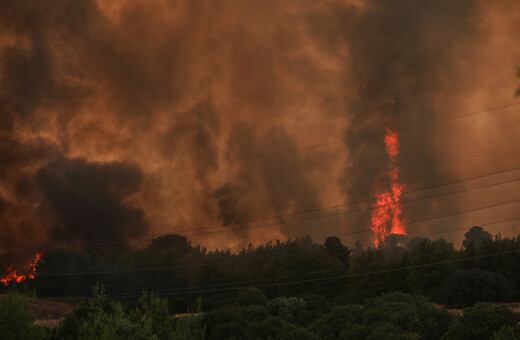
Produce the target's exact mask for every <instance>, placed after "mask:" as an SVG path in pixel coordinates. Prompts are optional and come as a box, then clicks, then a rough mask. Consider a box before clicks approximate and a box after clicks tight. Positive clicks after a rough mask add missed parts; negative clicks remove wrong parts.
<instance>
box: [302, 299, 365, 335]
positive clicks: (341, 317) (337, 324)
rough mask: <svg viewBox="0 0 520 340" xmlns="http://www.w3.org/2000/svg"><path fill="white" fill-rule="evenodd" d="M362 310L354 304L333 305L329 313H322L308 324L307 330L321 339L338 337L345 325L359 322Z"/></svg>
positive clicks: (349, 325) (348, 325)
mask: <svg viewBox="0 0 520 340" xmlns="http://www.w3.org/2000/svg"><path fill="white" fill-rule="evenodd" d="M362 313H363V310H362V309H361V308H360V307H358V306H354V305H350V306H341V307H335V308H334V309H333V310H332V312H331V313H329V314H327V315H324V316H323V317H321V318H320V319H319V320H317V321H316V322H314V323H313V324H311V325H310V326H309V331H311V332H313V333H315V334H317V335H319V336H320V337H321V338H322V339H325V340H327V339H330V340H335V339H338V338H339V336H340V334H341V332H342V330H343V329H344V328H345V327H351V326H353V325H355V324H358V323H361V315H362Z"/></svg>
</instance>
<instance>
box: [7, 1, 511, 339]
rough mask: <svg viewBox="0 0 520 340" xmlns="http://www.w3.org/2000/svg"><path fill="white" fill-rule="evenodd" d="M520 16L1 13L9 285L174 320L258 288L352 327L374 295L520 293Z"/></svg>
mask: <svg viewBox="0 0 520 340" xmlns="http://www.w3.org/2000/svg"><path fill="white" fill-rule="evenodd" d="M518 13H520V2H519V1H517V0H497V1H492V2H490V1H485V0H458V1H450V0H436V1H414V0H403V1H385V0H366V1H359V0H324V1H315V2H302V1H292V0H287V1H258V0H240V1H238V0H237V1H228V0H222V1H216V0H215V1H212V0H209V1H208V0H164V1H144V0H118V1H103V0H75V1H65V0H48V1H36V0H18V1H0V290H1V291H2V292H8V291H9V292H13V290H12V289H27V291H32V290H34V291H35V292H36V294H37V296H38V297H42V298H55V299H64V300H65V299H76V300H77V299H82V298H84V297H89V296H90V295H91V290H92V287H95V290H96V294H95V295H96V297H95V299H97V298H99V299H101V297H100V296H101V295H103V294H101V293H100V292H101V291H102V290H104V291H105V293H104V294H106V296H103V299H105V298H107V299H112V300H121V301H124V302H125V303H128V305H125V306H127V307H128V306H135V304H139V303H142V301H143V300H140V302H136V301H137V299H139V296H141V295H142V292H143V290H144V291H153V292H155V293H156V294H157V296H160V297H163V298H164V299H166V300H167V301H168V303H169V305H170V307H169V308H170V309H169V310H168V309H167V308H166V307H164V306H165V305H162V303H163V302H160V301H159V302H157V301H156V300H153V299H152V300H153V301H156V302H157V305H160V306H163V307H164V308H163V309H164V310H167V312H168V313H170V314H167V315H168V318H171V313H173V312H186V310H187V309H188V310H189V311H191V312H193V311H195V310H197V311H198V310H199V309H201V310H203V311H211V310H214V309H218V308H220V307H222V306H232V307H233V306H235V307H236V303H237V300H236V299H238V298H237V296H239V295H240V294H245V296H249V295H248V294H249V293H251V291H252V292H253V293H251V294H252V295H254V296H256V297H258V296H260V298H259V300H258V301H260V302H261V304H267V302H266V301H267V300H268V299H269V300H272V301H278V302H280V301H282V300H283V299H286V300H283V301H285V302H284V303H286V304H285V305H284V306H285V307H283V308H282V307H280V308H279V306H278V305H276V306H278V307H273V308H274V309H275V310H276V313H279V314H280V313H282V312H280V311H282V310H285V311H287V310H291V308H293V307H294V306H300V307H301V306H303V305H305V304H306V303H308V304H309V306H310V305H312V303H313V302H309V301H314V302H316V301H318V300H320V299H321V300H320V301H322V302H323V301H326V302H327V303H334V304H336V305H337V306H340V307H345V306H346V305H348V306H349V307H345V308H347V309H348V308H350V309H349V312H346V311H345V310H343V312H344V313H343V312H341V313H343V314H342V315H343V316H344V315H347V314H348V315H354V314H355V315H357V316H356V317H355V318H357V319H356V320H358V321H359V320H361V319H363V320H364V317H361V316H360V315H359V314H356V313H359V308H358V307H359V306H361V305H362V306H363V310H364V311H367V313H372V312H375V311H376V310H377V308H373V305H372V307H370V306H371V305H370V304H371V303H372V302H370V301H376V300H371V299H383V300H384V299H388V301H390V300H392V299H394V300H395V301H393V300H392V301H393V302H396V303H397V302H399V301H401V302H403V301H408V302H407V303H410V304H414V303H415V305H421V306H423V305H427V306H429V307H425V308H430V307H432V306H431V305H430V304H429V302H427V300H426V299H423V298H422V297H417V296H415V297H411V296H412V295H407V294H420V295H424V296H426V297H428V298H429V299H430V300H431V301H434V302H437V303H440V304H445V305H449V306H453V307H462V306H471V305H473V304H474V303H476V302H479V301H492V302H505V301H520V276H519V274H518V273H520V238H519V237H518V236H517V235H518V233H519V229H518V226H519V219H520V216H519V215H518V211H519V209H520V197H519V193H520V190H519V189H520V179H518V175H519V173H520V168H519V166H520V165H519V164H518V159H519V157H518V145H520V134H518V131H519V130H520V117H519V116H518V113H519V112H520V111H519V110H520V103H519V102H518V95H519V93H518V91H517V88H518V82H519V79H518V75H517V74H515V66H516V65H517V64H518V63H520V44H518V39H519V37H520V24H519V22H520V21H519V20H518ZM516 72H518V71H516ZM515 91H517V93H516V94H515ZM472 226H473V227H472ZM101 287H103V288H101ZM244 291H245V293H244ZM397 291H400V292H402V293H392V294H397V295H384V294H385V293H391V292H397ZM239 292H241V293H239ZM98 293H99V294H98ZM255 294H256V295H255ZM312 294H314V295H313V296H314V300H312V299H313V298H309V299H308V301H307V300H305V303H303V302H302V301H303V300H302V299H304V298H303V297H309V296H311V295H312ZM399 294H401V295H399ZM240 296H242V295H240ZM316 296H319V297H317V298H316ZM385 296H386V297H385ZM147 298H148V297H146V295H145V297H144V298H143V299H144V300H146V299H147ZM95 299H94V300H91V301H90V302H88V303H86V304H83V305H81V306H82V307H80V309H79V312H78V313H83V312H85V309H81V308H90V307H92V306H93V305H95V304H96V303H97V302H99V301H100V300H99V299H98V300H95ZM277 299H282V300H277ZM289 299H292V300H289ZM417 299H418V300H417ZM246 300H247V299H246ZM300 300H302V301H300ZM397 300H399V301H397ZM419 300H420V301H419ZM1 301H2V300H0V302H1ZM92 301H94V302H92ZM96 301H97V302H96ZM103 301H104V302H103V303H105V306H112V307H113V310H114V311H116V312H117V311H119V312H121V313H123V312H122V311H123V307H121V305H118V303H114V304H113V305H112V304H110V303H109V302H106V300H103ZM146 301H148V300H146ZM161 301H162V300H161ZM258 301H257V302H258ZM272 301H271V302H272ZM287 301H292V302H290V303H289V302H287ZM377 301H379V302H381V301H380V300H377ZM385 301H386V300H385ZM388 301H386V302H388ZM410 301H415V302H413V303H412V302H410ZM417 301H419V302H417ZM278 302H276V303H278ZM300 302H301V303H300ZM416 302H417V303H416ZM323 303H324V304H326V303H325V302H323ZM403 303H404V302H403ZM145 304H146V303H145ZM291 304H292V305H291ZM0 305H1V304H0ZM253 305H254V306H257V305H255V304H253ZM289 305H290V306H292V307H290V308H289V307H288V306H289ZM316 305H317V304H315V305H314V307H316ZM86 306H90V307H86ZM118 306H119V307H118ZM262 306H263V305H262ZM112 307H110V308H112ZM141 307H142V306H141ZM245 307H247V308H249V307H251V306H250V305H246V306H245ZM257 307H258V306H257ZM257 307H253V308H250V309H251V310H253V312H254V311H255V310H256V311H257V312H259V313H260V314H261V313H264V314H265V313H266V310H264V309H262V308H264V307H260V308H257ZM314 307H312V308H314ZM125 308H126V307H125ZM128 308H130V307H128ZM143 308H144V307H143ZM161 308H162V307H161ZM247 308H246V309H247ZM255 308H256V309H255ZM265 308H266V309H267V310H268V309H269V308H268V307H265ZM284 308H285V309H284ZM294 308H296V307H294ZM294 308H293V309H294ZM298 308H299V307H298ZM309 308H311V307H309ZM320 308H321V307H320ZM356 308H357V309H356ZM371 308H372V309H371ZM389 308H390V307H389ZM392 308H394V307H392ZM432 308H433V307H432ZM478 308H480V307H478ZM486 308H487V307H486ZM497 308H498V307H497ZM145 309H146V308H145ZM329 309H330V308H329ZM124 310H125V313H126V311H128V310H129V309H124ZM244 310H245V309H244ZM434 310H435V311H437V312H438V310H437V309H434ZM82 311H83V312H82ZM329 311H330V310H329ZM329 311H328V312H329ZM352 311H354V312H352ZM428 311H429V312H432V313H434V314H435V313H437V312H433V311H432V310H431V309H428ZM307 312H311V311H309V310H307ZM328 312H327V313H328ZM351 312H352V313H354V314H352V313H351ZM429 312H428V313H429ZM139 313H140V312H139ZM139 313H138V312H135V314H133V315H134V316H135V315H139V317H136V318H135V320H134V321H136V320H137V321H136V323H139V322H148V319H147V318H145V317H141V314H139ZM229 313H232V312H229ZM229 313H228V314H229ZM233 313H234V312H233ZM244 313H245V312H244ZM273 313H274V312H273ZM338 313H340V312H338ZM363 313H364V312H363ZM428 313H426V314H428ZM7 314H8V315H9V314H10V313H7ZM85 314H89V313H87V312H85ZM91 314H92V313H91ZM116 314H117V313H116ZM130 314H132V313H130ZM145 314H146V313H145ZM253 314H254V313H253ZM264 314H262V315H263V316H262V318H264V317H267V316H266V315H267V314H265V315H264ZM311 314H312V313H308V314H305V313H304V314H301V315H303V316H301V318H302V319H298V320H299V321H295V320H296V319H295V318H296V316H295V315H296V314H294V315H292V314H291V315H292V316H291V315H290V316H288V317H287V318H286V319H283V317H282V316H280V315H281V314H280V315H278V316H277V317H279V320H275V321H273V320H271V321H272V322H274V323H278V324H283V325H285V326H287V325H288V324H290V323H291V322H293V323H294V322H299V323H300V326H302V325H305V324H306V323H309V324H311V321H312V322H318V320H321V319H319V317H318V316H317V314H312V315H311ZM387 314H388V315H390V314H391V313H390V312H389V313H387ZM118 315H119V316H121V315H122V314H118ZM428 315H429V314H428ZM435 315H437V314H435ZM443 315H444V316H446V315H447V314H443ZM515 315H516V314H515ZM228 316H229V315H228ZM437 316H438V315H437ZM444 316H442V317H441V316H439V319H438V320H441V319H442V320H444V319H443V317H444ZM305 317H307V318H308V319H305ZM320 317H321V316H320ZM447 318H448V319H449V320H452V318H451V317H447ZM515 318H517V316H514V318H513V319H514V320H516V319H515ZM120 319H121V320H122V319H123V318H122V317H121V318H120ZM267 319H269V318H267ZM267 319H266V320H267ZM282 319H283V322H282V321H280V320H282ZM410 319H411V318H410ZM513 319H511V320H513ZM118 320H119V319H118ZM168 320H170V319H168ZM233 320H234V319H233ZM240 320H241V321H240V322H241V325H244V324H246V321H244V320H243V319H240ZM262 320H263V319H262ZM446 320H447V319H446ZM457 320H459V319H457ZM460 320H461V319H460ZM519 320H520V319H519ZM228 321H229V320H228ZM271 321H269V322H271ZM358 321H356V322H358ZM232 322H235V325H234V326H233V327H231V326H230V328H233V329H239V328H240V327H239V326H237V325H236V323H240V322H238V321H236V320H234V321H232ZM259 322H260V321H259ZM262 322H263V321H262ZM359 322H361V321H359ZM359 322H358V324H359ZM450 322H451V321H450ZM515 322H516V321H515ZM7 323H8V322H4V324H7ZM72 323H74V322H72ZM181 323H182V322H180V323H179V322H177V323H176V324H181ZM323 323H324V324H328V321H327V322H325V321H324V322H323ZM208 324H210V323H208ZM418 324H419V322H418ZM420 324H421V325H422V324H427V322H424V323H423V322H422V321H421V322H420ZM513 324H514V323H513ZM64 325H65V326H63V327H67V325H68V323H67V322H65V323H64ZM78 325H79V323H78V324H76V326H78ZM385 325H386V324H385ZM385 325H383V326H384V327H387V326H388V325H386V326H385ZM446 325H447V323H446ZM446 325H445V326H446ZM0 326H2V324H1V323H0ZM170 326H171V325H170ZM358 326H359V325H358ZM365 326H366V325H364V326H363V327H365ZM383 326H381V327H382V328H381V329H380V330H381V332H382V334H390V333H391V332H390V331H388V329H386V328H384V327H383ZM394 326H395V325H394ZM78 327H79V326H78ZM125 327H126V324H125V325H124V327H122V328H121V329H126V328H125ZM147 327H148V328H154V327H152V326H150V325H148V326H147ZM190 327H191V326H190ZM190 327H187V328H190ZM208 327H209V326H208ZM269 327H270V326H269ZM269 327H267V326H266V327H263V326H261V327H260V326H258V329H257V331H259V332H260V331H261V330H262V329H269ZM287 327H289V326H287ZM290 327H292V324H291V326H290ZM290 327H289V328H290ZM302 327H303V326H302ZM316 327H318V326H316ZM359 327H361V326H359ZM366 327H368V326H366ZM388 327H390V326H388ZM392 327H393V326H392ZM443 327H444V326H443ZM447 327H448V326H446V327H444V328H442V327H440V328H438V329H443V330H446V329H447ZM145 328H146V327H145ZM192 328H193V327H192ZM300 328H301V327H300ZM354 328H355V327H354ZM361 328H362V327H361ZM361 328H359V329H358V330H359V331H360V333H359V334H365V335H366V334H368V333H366V332H368V330H367V329H368V328H370V327H368V328H363V330H360V329H361ZM412 328H413V327H412ZM412 328H410V329H408V328H407V329H406V332H408V333H406V336H407V337H406V338H407V339H408V338H410V339H412V338H414V336H415V335H416V334H419V333H420V334H423V333H421V330H417V329H412ZM431 328H432V329H434V328H437V327H433V326H432V327H431ZM470 328H471V327H469V328H468V329H470ZM76 330H77V329H76ZM76 330H75V331H76ZM75 331H74V332H75ZM208 331H209V332H210V333H211V332H213V331H214V330H208ZM298 331H302V330H301V329H299V328H298ZM510 331H512V332H513V334H514V335H515V334H517V333H518V329H513V330H511V329H509V328H507V327H506V329H504V330H503V332H504V334H506V333H507V332H510ZM0 332H1V327H0ZM312 332H314V331H312ZM363 332H365V333H363ZM389 332H390V333H389ZM432 332H433V333H432V334H434V333H435V330H432ZM217 333H218V332H216V331H215V333H211V334H213V335H212V337H213V338H217V339H218V338H219V337H218V336H217V335H215V334H217ZM0 334H1V333H0ZM85 334H86V333H85ZM208 334H209V333H208ZM302 334H303V333H302ZM306 334H307V333H306ZM316 334H317V333H316ZM349 334H350V333H348V334H347V333H345V334H343V338H353V337H351V336H350V335H349ZM396 334H397V333H396ZM424 334H426V333H424ZM424 334H423V335H424ZM435 334H436V335H435V336H433V335H432V336H431V337H429V335H428V336H426V337H425V338H439V337H440V336H441V335H442V334H437V333H435ZM340 335H341V334H339V333H338V334H335V335H331V336H330V337H329V338H331V339H332V338H340ZM143 337H144V336H143ZM270 337H271V338H273V337H274V335H272V334H271V335H265V336H264V338H270ZM29 338H30V336H29ZM65 338H66V337H65ZM164 338H168V337H166V336H165V337H164ZM181 338H182V337H181ZM210 338H211V337H210ZM236 338H247V337H246V336H236ZM289 338H291V337H289ZM292 338H295V337H292ZM296 338H302V339H303V338H306V336H304V335H301V336H298V337H296ZM354 338H355V337H354ZM358 338H363V336H358ZM374 338H381V337H377V336H375V335H374ZM454 338H457V337H456V336H454ZM476 338H478V337H476ZM481 338H486V337H481ZM506 338H507V337H506Z"/></svg>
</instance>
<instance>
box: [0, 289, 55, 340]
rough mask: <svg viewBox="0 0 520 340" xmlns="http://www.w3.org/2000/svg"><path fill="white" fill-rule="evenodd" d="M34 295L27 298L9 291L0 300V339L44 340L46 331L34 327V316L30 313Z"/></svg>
mask: <svg viewBox="0 0 520 340" xmlns="http://www.w3.org/2000/svg"><path fill="white" fill-rule="evenodd" d="M33 302H34V295H33V296H31V297H28V296H26V295H24V294H21V293H19V292H16V291H14V290H11V291H9V292H8V293H7V296H6V297H5V298H3V299H1V300H0V339H4V340H18V339H20V340H24V339H28V340H32V339H35V340H37V339H45V338H46V336H47V331H46V330H45V328H43V327H38V326H34V325H33V322H34V320H35V318H34V316H33V315H31V313H30V307H31V304H32V303H33Z"/></svg>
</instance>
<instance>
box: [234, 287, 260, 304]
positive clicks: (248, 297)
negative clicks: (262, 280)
mask: <svg viewBox="0 0 520 340" xmlns="http://www.w3.org/2000/svg"><path fill="white" fill-rule="evenodd" d="M236 301H237V303H238V304H239V305H240V306H250V305H259V306H265V305H266V304H267V297H266V296H265V294H264V292H262V291H261V290H260V289H258V288H247V289H244V290H241V291H240V292H239V293H238V294H237V297H236Z"/></svg>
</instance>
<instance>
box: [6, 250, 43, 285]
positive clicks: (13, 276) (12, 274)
mask: <svg viewBox="0 0 520 340" xmlns="http://www.w3.org/2000/svg"><path fill="white" fill-rule="evenodd" d="M41 256H42V254H41V253H38V254H36V256H35V258H34V260H33V262H32V263H31V264H30V265H29V268H30V272H29V274H27V275H18V273H17V272H16V270H14V269H13V265H10V266H9V267H8V268H7V270H6V272H7V274H6V275H5V276H4V277H3V278H1V279H0V282H1V283H3V284H4V286H7V285H8V284H9V283H10V282H11V281H15V282H22V281H24V280H25V279H34V275H35V274H36V265H37V264H38V261H40V258H41Z"/></svg>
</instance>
